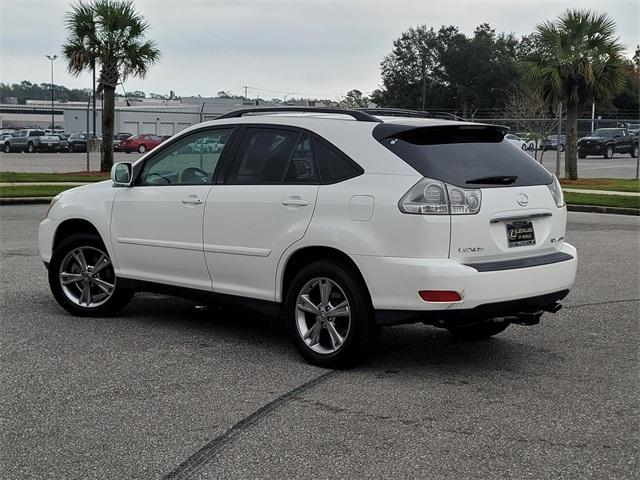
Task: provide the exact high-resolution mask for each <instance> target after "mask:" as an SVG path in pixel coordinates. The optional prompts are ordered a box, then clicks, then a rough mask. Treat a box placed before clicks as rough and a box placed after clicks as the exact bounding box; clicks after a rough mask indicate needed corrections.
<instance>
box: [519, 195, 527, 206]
mask: <svg viewBox="0 0 640 480" xmlns="http://www.w3.org/2000/svg"><path fill="white" fill-rule="evenodd" d="M528 204H529V197H527V194H526V193H520V194H518V205H520V206H521V207H526V206H527V205H528Z"/></svg>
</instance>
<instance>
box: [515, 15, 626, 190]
mask: <svg viewBox="0 0 640 480" xmlns="http://www.w3.org/2000/svg"><path fill="white" fill-rule="evenodd" d="M534 36H535V45H536V48H535V49H534V51H533V53H532V54H530V55H529V56H527V57H526V58H525V59H524V60H523V62H522V68H523V72H524V75H525V78H526V79H528V80H529V81H531V82H532V83H533V84H535V85H539V86H540V87H541V88H542V91H543V94H544V97H545V99H546V100H547V101H548V102H549V103H550V104H551V105H557V104H558V103H560V102H561V103H563V104H565V105H566V108H567V124H566V138H567V139H566V144H565V148H566V150H565V176H566V177H567V178H570V179H572V180H575V179H576V178H578V160H577V155H576V154H577V151H576V150H577V138H576V136H577V129H578V109H579V108H581V107H584V106H585V105H587V104H591V102H592V101H602V100H606V99H608V98H611V97H613V96H614V95H615V94H616V93H618V91H620V89H621V88H622V86H623V82H624V70H623V68H622V63H623V62H622V50H623V46H622V45H621V44H620V43H619V42H618V38H617V37H616V36H615V23H614V21H613V20H612V19H611V18H609V16H607V15H606V14H598V13H595V12H590V11H588V10H567V11H565V12H564V13H563V14H562V15H560V17H558V19H557V20H555V21H546V22H544V23H541V24H539V25H538V26H537V27H536V31H535V33H534Z"/></svg>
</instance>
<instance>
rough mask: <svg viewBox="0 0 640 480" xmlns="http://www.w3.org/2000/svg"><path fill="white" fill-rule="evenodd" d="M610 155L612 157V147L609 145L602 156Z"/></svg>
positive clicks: (607, 157)
mask: <svg viewBox="0 0 640 480" xmlns="http://www.w3.org/2000/svg"><path fill="white" fill-rule="evenodd" d="M611 157H613V147H611V146H609V147H607V148H606V150H605V151H604V158H606V159H609V158H611Z"/></svg>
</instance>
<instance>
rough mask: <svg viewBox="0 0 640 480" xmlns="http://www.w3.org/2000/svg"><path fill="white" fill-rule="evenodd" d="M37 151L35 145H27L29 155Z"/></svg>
mask: <svg viewBox="0 0 640 480" xmlns="http://www.w3.org/2000/svg"><path fill="white" fill-rule="evenodd" d="M35 151H36V149H35V147H34V146H33V143H28V144H27V153H33V152H35Z"/></svg>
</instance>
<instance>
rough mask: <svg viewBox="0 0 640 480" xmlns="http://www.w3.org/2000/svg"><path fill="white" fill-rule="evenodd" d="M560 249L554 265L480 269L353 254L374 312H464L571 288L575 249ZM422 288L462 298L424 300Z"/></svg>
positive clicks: (447, 262) (446, 261)
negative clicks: (450, 293)
mask: <svg viewBox="0 0 640 480" xmlns="http://www.w3.org/2000/svg"><path fill="white" fill-rule="evenodd" d="M558 253H563V254H567V255H565V256H563V257H564V259H563V260H561V261H557V262H554V263H546V264H542V265H536V266H532V267H518V268H513V269H508V270H504V269H501V270H493V271H478V270H477V269H476V268H473V267H471V266H468V265H463V264H460V263H458V262H456V261H455V260H451V259H441V260H433V259H421V258H399V257H374V256H365V255H355V256H353V257H352V258H353V259H354V261H355V262H356V264H357V265H358V268H359V269H360V271H361V272H362V275H363V276H364V279H365V281H366V283H367V286H368V288H369V292H370V294H371V299H372V301H373V306H374V308H375V309H376V310H401V311H407V310H410V311H417V312H436V311H437V312H442V311H452V312H458V313H461V312H462V311H465V310H472V309H475V308H477V307H480V306H482V305H488V304H494V303H502V302H510V301H519V300H524V299H530V298H534V297H539V296H544V295H548V294H555V293H557V292H563V291H568V290H570V289H571V287H572V286H573V284H574V282H575V278H576V269H577V265H578V258H577V254H576V249H575V248H574V247H573V246H572V245H569V244H568V243H564V244H563V245H562V246H561V248H560V249H559V250H558ZM420 290H449V291H455V292H458V293H459V294H460V297H461V298H462V299H461V300H460V301H458V302H425V301H424V300H422V299H421V298H420V296H419V294H418V292H419V291H420ZM564 295H566V293H565V294H564ZM564 295H563V296H564Z"/></svg>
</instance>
